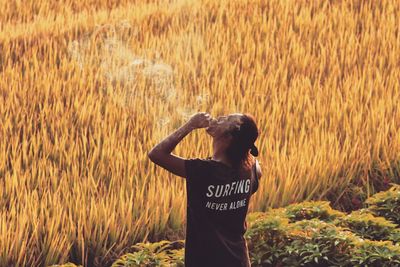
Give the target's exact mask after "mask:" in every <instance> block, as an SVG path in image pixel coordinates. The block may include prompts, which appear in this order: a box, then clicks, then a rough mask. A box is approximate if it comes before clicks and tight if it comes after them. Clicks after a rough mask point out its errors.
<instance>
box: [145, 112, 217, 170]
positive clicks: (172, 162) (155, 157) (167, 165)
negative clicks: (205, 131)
mask: <svg viewBox="0 0 400 267" xmlns="http://www.w3.org/2000/svg"><path fill="white" fill-rule="evenodd" d="M210 120H211V116H210V114H208V113H206V112H199V113H197V114H195V115H194V116H192V117H191V118H190V119H189V121H188V122H186V123H185V124H184V125H182V126H181V127H180V128H179V129H177V130H176V131H175V132H173V133H172V134H170V135H169V136H168V137H166V138H165V139H164V140H162V141H161V142H160V143H159V144H157V145H156V146H155V147H153V148H152V149H151V150H150V152H149V153H148V154H147V155H148V157H149V158H150V160H151V161H152V162H154V163H155V164H157V165H159V166H161V167H163V168H164V169H166V170H168V171H170V172H172V173H173V174H175V175H178V176H181V177H184V178H185V177H186V170H185V159H184V158H181V157H179V156H176V155H174V154H172V151H173V150H174V148H175V147H176V145H177V144H178V143H179V142H180V141H182V139H183V138H184V137H185V136H186V135H188V134H189V133H190V132H191V131H193V130H194V129H197V128H204V127H208V125H209V121H210Z"/></svg>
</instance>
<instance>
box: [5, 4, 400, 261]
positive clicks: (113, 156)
mask: <svg viewBox="0 0 400 267" xmlns="http://www.w3.org/2000/svg"><path fill="white" fill-rule="evenodd" d="M116 2H117V3H116ZM0 10H1V15H0V73H1V79H0V92H1V93H0V114H1V117H0V118H1V123H0V125H1V127H0V137H1V142H0V196H1V197H0V207H1V216H0V266H48V265H51V264H57V263H64V262H67V261H69V260H70V261H74V262H77V263H82V264H84V265H85V266H107V265H109V264H110V263H111V262H112V261H114V260H115V259H116V258H118V256H120V255H122V254H123V252H124V250H125V249H126V248H128V247H129V246H131V245H133V244H135V243H137V242H140V241H144V240H150V241H154V240H161V239H164V238H168V239H177V238H184V229H185V228H184V227H185V218H186V202H185V201H186V200H185V197H186V190H185V180H184V179H182V178H180V177H178V176H174V175H172V174H170V173H168V172H167V171H166V170H164V169H162V168H161V167H158V166H156V165H155V164H154V163H152V162H151V161H150V160H149V159H148V157H147V152H148V151H149V150H150V149H151V148H152V147H153V146H154V145H155V144H157V143H158V142H159V141H161V140H162V138H164V137H166V136H167V135H168V134H169V133H171V132H172V131H173V130H174V129H177V128H178V127H179V126H180V125H181V124H183V123H184V122H185V121H186V120H187V119H188V117H189V116H190V114H193V113H194V112H197V111H207V112H209V113H210V114H211V115H213V116H219V115H222V114H229V113H233V112H243V113H251V114H253V115H254V116H255V118H256V120H257V123H258V126H259V129H260V136H259V139H258V140H257V141H256V145H257V146H258V148H259V150H260V156H259V158H258V159H259V161H260V163H261V168H262V172H263V177H262V181H261V184H260V187H259V190H258V192H257V193H256V194H255V195H254V196H253V198H252V202H251V205H250V209H249V212H251V211H265V210H267V209H268V208H269V207H280V206H284V205H287V204H289V203H293V202H297V201H302V200H310V199H314V200H319V199H328V200H331V201H332V205H333V206H335V207H341V208H343V209H349V208H351V206H352V204H355V203H357V201H358V200H363V199H365V198H366V197H367V196H369V195H371V194H372V193H374V192H375V191H376V190H377V188H381V187H384V186H385V185H387V184H388V183H389V182H399V176H400V131H399V127H400V111H399V109H398V103H399V101H400V87H399V84H400V33H399V25H400V2H399V1H390V0H383V1H372V0H371V1H362V0H348V1H344V0H343V1H334V0H332V1H311V0H309V1H295V0H284V1H281V0H270V1H263V0H244V1H229V0H221V1H213V0H204V1H195V0H187V1H185V0H182V1H180V0H176V1H140V0H138V1H127V0H126V1H108V0H107V1H106V0H100V1H89V0H83V1H78V0H66V1H63V2H58V1H57V2H56V1H49V0H44V1H33V0H29V1H16V0H12V1H8V0H0ZM110 38H111V39H112V40H117V41H118V42H117V43H114V47H115V45H116V44H122V46H119V47H120V48H121V49H116V50H113V51H114V52H113V53H114V54H111V55H108V56H107V63H106V64H105V65H104V54H102V53H104V51H103V50H102V49H103V48H104V47H103V48H102V45H104V42H105V40H109V39H110ZM82 40H83V41H85V42H83V41H82ZM74 42H75V43H74ZM82 42H83V43H84V45H85V44H86V46H84V45H82ZM82 46H84V47H82ZM71 51H72V52H71ZM102 51H103V52H102ZM74 53H75V54H74ZM115 53H120V54H115ZM134 55H139V56H142V57H145V58H146V59H148V60H150V61H153V62H162V63H163V64H165V65H167V66H170V67H171V69H172V70H173V75H172V79H173V81H170V82H169V83H168V84H167V87H162V89H160V87H157V86H158V85H155V84H154V83H152V84H149V82H148V81H149V78H148V77H144V79H143V75H142V76H139V75H138V76H135V77H137V80H134V81H132V80H129V81H126V80H125V79H124V78H126V77H131V76H129V75H130V71H131V70H130V69H129V68H128V69H127V68H125V69H123V71H124V72H123V73H122V74H121V75H122V76H123V77H122V78H121V77H120V76H121V75H120V72H121V71H122V68H124V67H126V66H127V64H128V65H129V62H130V61H131V60H133V59H134V58H135V57H134ZM78 59H79V60H80V61H79V60H78ZM160 64H161V63H160ZM110 73H111V74H110ZM106 74H108V76H107V75H106ZM110 75H111V76H110ZM110 77H111V78H110ZM165 88H167V89H165ZM121 92H131V93H132V92H134V93H135V95H134V97H129V98H128V97H125V93H121ZM171 92H172V94H169V93H171ZM165 95H167V96H168V97H165ZM171 95H172V97H170V96H171ZM121 99H122V100H121ZM173 153H174V154H176V155H179V156H181V157H186V158H190V157H206V156H208V155H212V146H211V139H210V137H209V136H208V135H207V134H206V133H205V131H204V130H197V131H195V132H193V133H191V134H190V135H189V136H187V137H186V138H185V139H184V140H183V141H182V143H181V144H179V145H178V146H177V147H176V149H175V150H174V152H173ZM350 202H351V203H350Z"/></svg>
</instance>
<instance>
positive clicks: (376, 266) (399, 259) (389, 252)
mask: <svg viewBox="0 0 400 267" xmlns="http://www.w3.org/2000/svg"><path fill="white" fill-rule="evenodd" d="M350 262H351V263H352V266H355V267H358V266H360V267H361V266H369V267H398V266H400V247H399V246H394V245H393V243H392V242H391V241H372V240H364V241H361V242H358V243H357V246H356V249H355V250H354V253H353V256H352V258H351V259H350Z"/></svg>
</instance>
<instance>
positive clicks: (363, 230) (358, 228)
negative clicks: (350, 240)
mask: <svg viewBox="0 0 400 267" xmlns="http://www.w3.org/2000/svg"><path fill="white" fill-rule="evenodd" d="M337 225H339V226H343V227H348V228H349V229H350V230H351V231H352V232H354V233H355V234H357V235H359V236H360V237H362V238H367V239H372V240H387V239H388V238H389V236H390V235H391V233H392V232H393V231H395V230H396V227H398V225H397V224H394V223H392V222H390V221H388V220H386V219H385V218H384V217H376V216H374V215H373V214H370V213H366V212H364V211H361V212H360V211H353V212H352V213H350V214H349V215H346V216H344V217H342V218H341V219H340V220H338V222H337Z"/></svg>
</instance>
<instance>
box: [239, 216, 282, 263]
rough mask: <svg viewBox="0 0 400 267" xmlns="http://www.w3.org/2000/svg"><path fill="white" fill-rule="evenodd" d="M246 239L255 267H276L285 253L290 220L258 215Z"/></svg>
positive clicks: (246, 234) (248, 230)
mask: <svg viewBox="0 0 400 267" xmlns="http://www.w3.org/2000/svg"><path fill="white" fill-rule="evenodd" d="M257 216H258V217H257V219H256V220H254V221H253V222H252V224H251V227H250V228H248V229H247V231H246V233H245V238H246V239H247V245H248V248H249V254H250V260H251V262H252V264H254V265H255V266H257V265H259V266H260V265H261V266H267V265H271V266H275V265H276V264H278V263H279V261H280V258H281V257H282V255H283V254H284V253H285V250H284V247H285V245H286V243H287V235H286V234H287V231H288V224H289V220H288V219H287V218H284V217H282V216H278V215H274V214H267V213H266V214H264V215H261V214H258V215H257Z"/></svg>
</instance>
